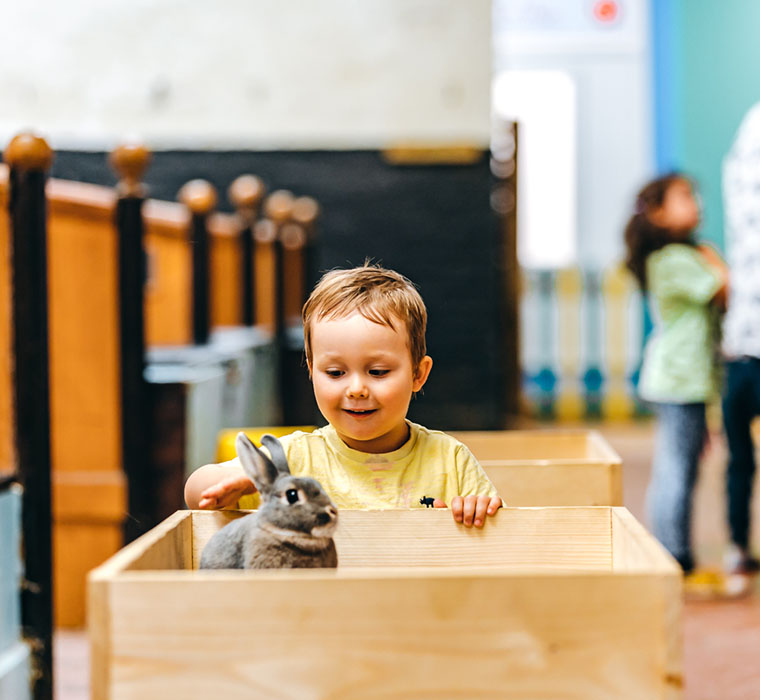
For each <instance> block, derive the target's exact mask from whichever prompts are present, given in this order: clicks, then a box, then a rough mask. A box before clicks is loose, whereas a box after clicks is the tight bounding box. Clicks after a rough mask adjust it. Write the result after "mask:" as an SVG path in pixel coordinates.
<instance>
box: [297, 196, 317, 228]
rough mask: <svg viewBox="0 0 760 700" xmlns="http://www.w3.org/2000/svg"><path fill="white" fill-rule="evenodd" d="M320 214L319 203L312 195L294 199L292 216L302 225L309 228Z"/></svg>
mask: <svg viewBox="0 0 760 700" xmlns="http://www.w3.org/2000/svg"><path fill="white" fill-rule="evenodd" d="M318 216H319V204H317V200H316V199H313V198H312V197H298V198H296V199H295V200H294V201H293V213H292V215H291V218H292V219H293V221H295V222H296V223H298V224H301V226H304V227H305V228H307V229H309V228H310V227H311V226H313V225H314V222H315V221H316V220H317V217H318Z"/></svg>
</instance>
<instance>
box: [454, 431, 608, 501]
mask: <svg viewBox="0 0 760 700" xmlns="http://www.w3.org/2000/svg"><path fill="white" fill-rule="evenodd" d="M451 435H453V436H454V437H455V438H457V439H458V440H461V441H462V442H463V443H464V444H465V445H467V447H469V448H470V450H472V452H473V454H474V455H475V457H476V458H477V459H478V461H479V462H480V463H481V464H482V465H483V468H484V469H485V470H486V473H487V474H488V476H489V477H490V479H491V481H492V482H493V483H494V486H496V489H497V490H498V492H499V495H500V496H501V497H502V498H503V499H504V501H505V503H506V504H507V505H510V506H621V505H623V462H622V460H621V459H620V456H619V455H618V454H617V453H616V452H615V450H613V449H612V447H611V446H610V445H609V443H608V442H607V441H606V440H605V439H604V437H603V436H602V435H601V434H599V433H598V432H597V431H595V430H494V431H460V432H452V433H451Z"/></svg>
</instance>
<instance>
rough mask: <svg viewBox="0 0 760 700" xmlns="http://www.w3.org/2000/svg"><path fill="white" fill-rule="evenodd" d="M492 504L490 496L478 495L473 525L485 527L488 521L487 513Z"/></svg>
mask: <svg viewBox="0 0 760 700" xmlns="http://www.w3.org/2000/svg"><path fill="white" fill-rule="evenodd" d="M490 505H491V498H490V497H489V496H478V499H477V501H476V503H475V517H474V519H473V525H475V527H483V525H484V524H485V522H486V515H488V507H489V506H490Z"/></svg>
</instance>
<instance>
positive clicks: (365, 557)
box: [193, 508, 612, 570]
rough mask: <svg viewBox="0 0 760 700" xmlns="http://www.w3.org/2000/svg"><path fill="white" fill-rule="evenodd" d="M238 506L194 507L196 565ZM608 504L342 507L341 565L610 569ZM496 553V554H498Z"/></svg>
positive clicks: (337, 540) (238, 513)
mask: <svg viewBox="0 0 760 700" xmlns="http://www.w3.org/2000/svg"><path fill="white" fill-rule="evenodd" d="M243 514H244V512H241V511H216V512H209V511H193V533H194V536H193V566H194V567H197V562H198V561H199V559H200V552H201V551H202V550H203V547H204V546H205V544H206V542H207V541H208V539H209V538H210V537H211V535H212V534H213V533H214V532H216V531H217V530H218V529H219V528H221V527H222V526H223V525H224V524H226V523H227V522H228V521H229V520H231V519H233V518H236V517H240V516H241V515H243ZM609 518H610V515H609V509H608V508H583V509H561V508H557V509H540V508H534V509H532V508H528V509H517V508H503V509H502V510H501V511H499V513H498V514H497V515H496V516H495V517H493V518H489V519H488V522H487V523H486V526H485V527H484V528H483V529H477V528H465V527H464V526H462V525H457V524H456V523H454V522H453V519H452V517H451V513H450V512H448V511H444V510H437V509H436V510H433V509H429V510H428V509H425V510H380V511H352V510H344V511H341V513H340V516H339V526H338V531H337V533H336V536H335V544H336V547H337V549H338V557H339V560H340V566H341V568H352V567H357V568H361V567H366V566H372V567H374V568H378V567H410V568H418V567H424V568H428V567H447V566H457V567H459V566H475V567H477V566H484V565H490V564H493V562H494V561H498V562H499V563H500V564H503V565H505V566H507V565H508V566H511V567H518V566H519V567H523V568H530V569H556V568H557V567H563V568H568V567H572V568H580V569H592V570H596V569H603V570H607V569H610V568H611V566H612V552H611V538H610V522H609ZM495 557H496V559H495Z"/></svg>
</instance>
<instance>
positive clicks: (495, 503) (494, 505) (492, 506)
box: [488, 496, 502, 515]
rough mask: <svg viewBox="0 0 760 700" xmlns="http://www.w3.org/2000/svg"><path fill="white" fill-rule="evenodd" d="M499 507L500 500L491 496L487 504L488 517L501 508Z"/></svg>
mask: <svg viewBox="0 0 760 700" xmlns="http://www.w3.org/2000/svg"><path fill="white" fill-rule="evenodd" d="M501 505H502V504H501V498H499V496H491V500H490V501H489V502H488V515H493V514H494V513H495V512H496V511H497V510H499V508H501Z"/></svg>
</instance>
